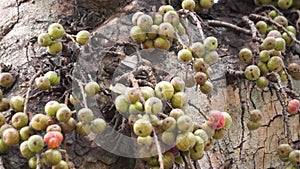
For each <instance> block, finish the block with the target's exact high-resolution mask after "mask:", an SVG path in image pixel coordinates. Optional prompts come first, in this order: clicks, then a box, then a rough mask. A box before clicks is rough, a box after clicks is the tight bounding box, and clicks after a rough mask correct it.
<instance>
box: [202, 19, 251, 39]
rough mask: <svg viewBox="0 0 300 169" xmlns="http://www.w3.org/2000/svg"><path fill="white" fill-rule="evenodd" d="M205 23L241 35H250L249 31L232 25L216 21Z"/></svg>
mask: <svg viewBox="0 0 300 169" xmlns="http://www.w3.org/2000/svg"><path fill="white" fill-rule="evenodd" d="M207 23H208V25H209V26H216V27H226V28H230V29H233V30H235V31H239V32H242V33H244V34H247V35H252V33H251V31H250V30H248V29H244V28H241V27H239V26H236V25H234V24H232V23H228V22H223V21H218V20H208V21H207Z"/></svg>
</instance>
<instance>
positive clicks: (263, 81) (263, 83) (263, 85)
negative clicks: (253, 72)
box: [256, 76, 269, 89]
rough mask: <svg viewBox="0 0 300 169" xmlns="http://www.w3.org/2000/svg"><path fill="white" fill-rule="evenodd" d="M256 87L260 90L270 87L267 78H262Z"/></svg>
mask: <svg viewBox="0 0 300 169" xmlns="http://www.w3.org/2000/svg"><path fill="white" fill-rule="evenodd" d="M256 86H257V87H258V88H260V89H264V88H266V87H268V86H269V80H268V79H267V78H266V77H265V76H261V77H259V78H258V79H257V81H256Z"/></svg>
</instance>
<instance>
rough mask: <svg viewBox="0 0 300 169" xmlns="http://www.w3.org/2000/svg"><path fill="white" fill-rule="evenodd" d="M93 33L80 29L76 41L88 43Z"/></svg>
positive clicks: (80, 43)
mask: <svg viewBox="0 0 300 169" xmlns="http://www.w3.org/2000/svg"><path fill="white" fill-rule="evenodd" d="M90 37H91V34H90V32H89V31H86V30H82V31H79V32H78V33H77V35H76V42H77V43H78V44H79V45H86V44H87V43H88V42H89V40H90Z"/></svg>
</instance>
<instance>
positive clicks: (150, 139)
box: [137, 136, 153, 147]
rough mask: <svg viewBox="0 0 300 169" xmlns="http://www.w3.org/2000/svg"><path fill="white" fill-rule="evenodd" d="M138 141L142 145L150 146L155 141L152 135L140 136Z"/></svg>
mask: <svg viewBox="0 0 300 169" xmlns="http://www.w3.org/2000/svg"><path fill="white" fill-rule="evenodd" d="M137 143H138V144H139V145H141V146H146V147H150V146H151V145H152V143H153V137H151V136H146V137H141V136H138V137H137Z"/></svg>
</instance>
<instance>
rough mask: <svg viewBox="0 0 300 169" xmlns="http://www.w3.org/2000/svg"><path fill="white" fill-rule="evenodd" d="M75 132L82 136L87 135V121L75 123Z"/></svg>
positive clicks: (88, 128) (89, 127) (89, 129)
mask: <svg viewBox="0 0 300 169" xmlns="http://www.w3.org/2000/svg"><path fill="white" fill-rule="evenodd" d="M76 132H77V133H78V134H80V135H82V136H87V135H88V134H90V132H91V126H90V125H89V124H87V123H85V124H83V123H82V122H78V123H76Z"/></svg>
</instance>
